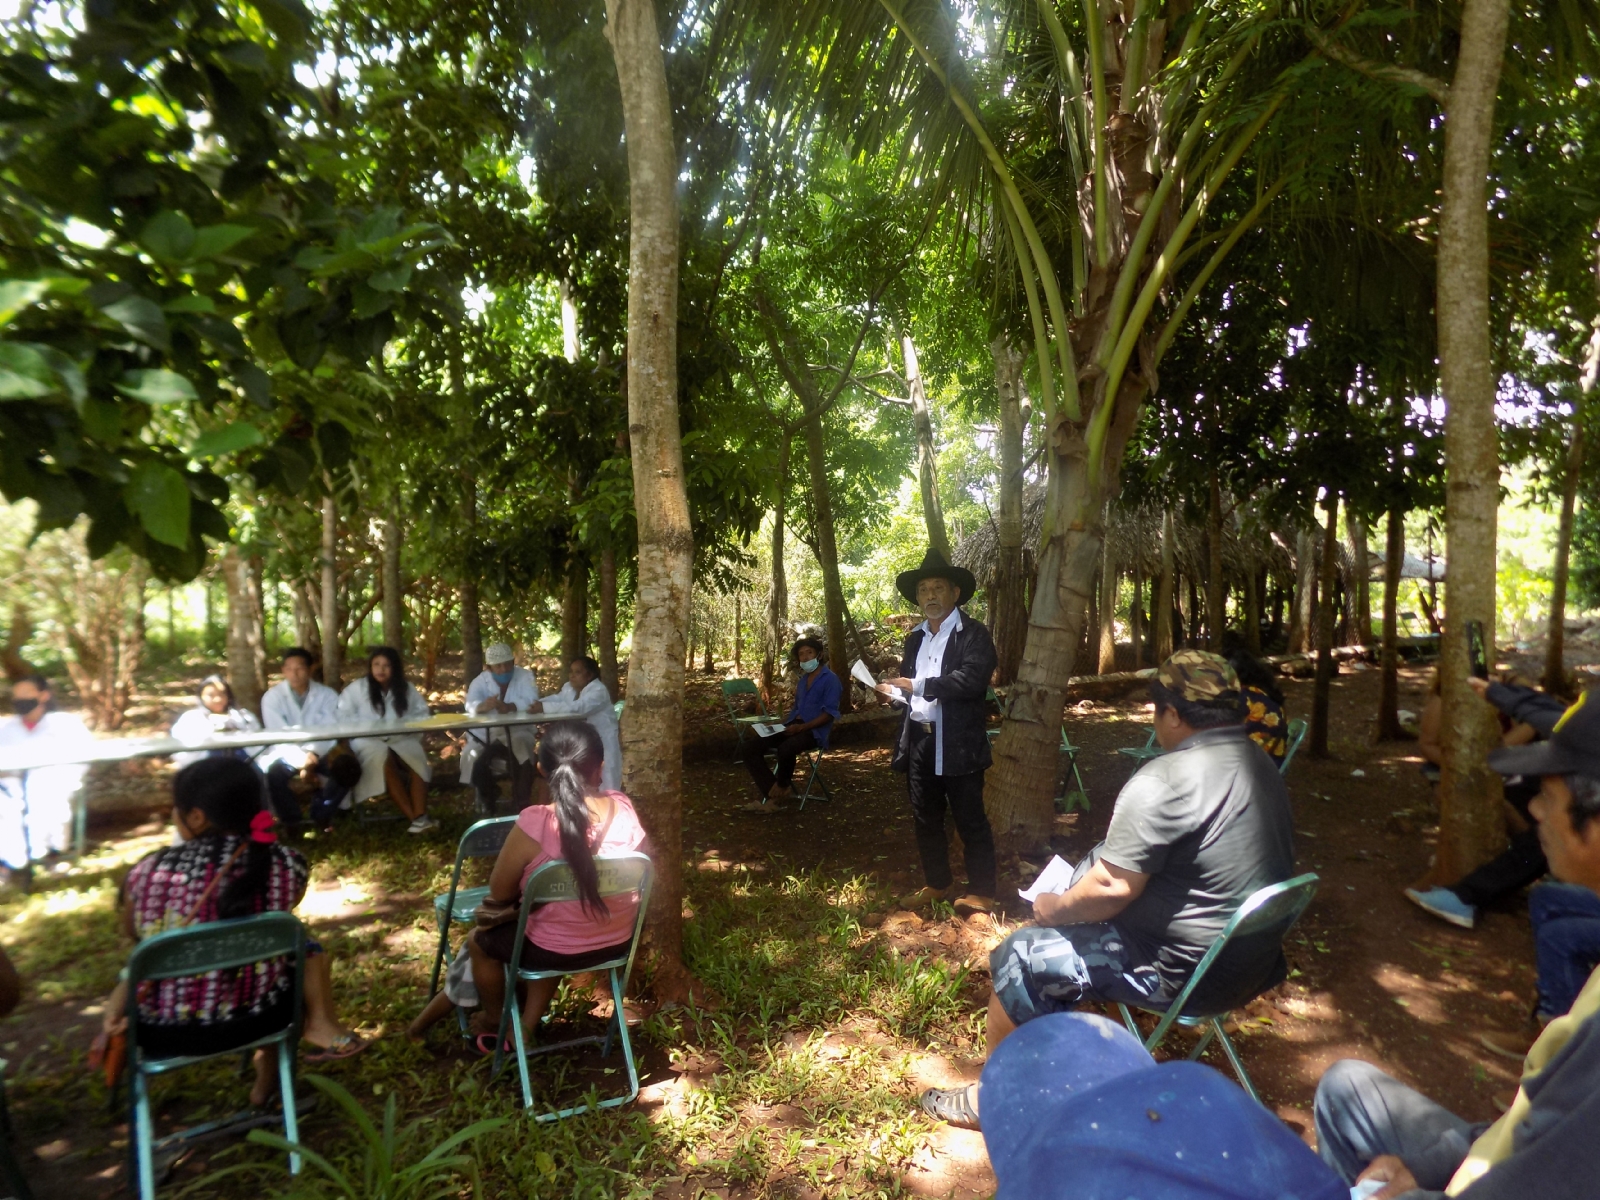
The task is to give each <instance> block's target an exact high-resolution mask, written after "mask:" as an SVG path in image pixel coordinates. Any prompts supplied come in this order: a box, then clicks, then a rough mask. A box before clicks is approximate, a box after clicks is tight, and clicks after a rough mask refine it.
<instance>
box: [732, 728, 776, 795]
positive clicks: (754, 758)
mask: <svg viewBox="0 0 1600 1200" xmlns="http://www.w3.org/2000/svg"><path fill="white" fill-rule="evenodd" d="M783 740H784V735H783V734H781V733H775V734H773V735H772V736H771V737H757V736H756V735H755V734H754V733H753V732H752V733H748V734H746V735H745V739H744V750H743V752H742V753H741V754H740V757H741V758H742V759H743V760H744V769H745V770H746V771H749V772H750V782H751V783H753V784H754V785H755V789H756V796H757V797H758V798H759V799H762V800H765V799H766V798H767V797H768V796H770V795H771V794H772V785H773V783H775V782H776V780H775V778H774V776H773V774H772V769H771V768H770V767H768V766H767V750H768V748H769V747H772V746H776V745H778V743H780V742H782V741H783Z"/></svg>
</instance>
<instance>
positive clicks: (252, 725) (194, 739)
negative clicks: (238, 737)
mask: <svg viewBox="0 0 1600 1200" xmlns="http://www.w3.org/2000/svg"><path fill="white" fill-rule="evenodd" d="M260 728H261V722H260V721H258V720H257V719H256V715H255V713H253V712H251V711H250V710H249V709H248V708H230V709H229V710H228V711H227V712H220V713H214V712H212V711H211V710H210V709H209V708H207V707H206V706H205V705H203V704H201V703H200V702H199V701H198V700H196V701H195V704H194V707H193V708H191V709H190V710H189V711H188V712H186V713H184V714H183V715H182V716H181V717H179V718H178V719H177V720H176V721H174V722H173V723H172V729H171V731H170V732H171V734H172V736H173V737H175V738H177V739H178V741H180V742H184V743H185V744H187V745H191V746H192V745H195V744H197V743H199V742H207V741H210V740H211V739H212V738H214V737H216V736H217V734H219V733H254V732H255V731H256V730H258V729H260ZM240 749H242V750H243V751H244V752H245V754H246V755H248V756H249V757H251V758H254V757H255V756H256V755H257V754H259V753H260V752H261V750H260V747H258V746H242V747H240ZM209 757H211V751H209V750H183V751H180V752H179V753H177V754H174V755H173V756H172V761H173V763H174V764H175V765H176V766H178V767H179V768H182V767H187V766H188V765H189V764H190V763H193V762H199V761H200V760H201V759H202V758H209Z"/></svg>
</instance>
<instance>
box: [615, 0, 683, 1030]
mask: <svg viewBox="0 0 1600 1200" xmlns="http://www.w3.org/2000/svg"><path fill="white" fill-rule="evenodd" d="M606 36H607V37H608V38H609V39H610V41H611V48H612V53H613V55H614V57H615V59H616V64H617V79H618V82H619V84H620V86H621V90H622V115H623V128H624V134H625V137H626V140H627V148H628V195H629V229H628V435H629V443H630V446H631V450H632V457H633V493H634V509H635V517H636V520H637V524H638V531H639V566H638V584H637V588H636V596H637V598H636V600H635V603H634V623H633V629H634V632H633V650H632V653H631V655H630V657H629V660H628V706H627V709H626V710H625V712H624V714H623V718H622V746H623V763H624V774H623V786H624V787H625V789H626V790H627V793H628V795H629V796H631V797H632V798H633V802H634V804H635V805H637V806H638V809H639V813H640V816H641V817H642V818H643V820H644V823H645V826H646V828H647V829H648V830H649V833H650V840H651V841H652V843H653V844H654V849H655V854H654V860H655V865H656V881H655V889H654V891H653V892H652V894H651V898H650V930H649V940H650V951H651V956H652V958H653V959H654V962H655V967H656V970H655V989H656V992H657V998H658V999H662V1000H669V1001H681V1000H683V999H686V998H688V995H689V993H690V990H691V981H690V979H689V975H688V972H687V971H686V970H685V968H684V966H683V950H682V947H683V689H684V669H683V650H684V640H685V636H686V633H687V630H688V624H689V585H690V579H691V575H692V573H693V567H694V535H693V532H692V529H691V527H690V524H689V500H688V495H687V493H686V491H685V487H684V477H683V430H682V425H681V423H680V421H679V417H678V203H677V176H678V167H677V158H676V153H675V149H674V145H673V135H672V102H671V99H670V98H669V96H668V94H667V73H666V63H665V59H664V56H663V54H662V51H661V38H660V35H659V33H658V31H657V26H656V9H655V5H654V3H653V0H606Z"/></svg>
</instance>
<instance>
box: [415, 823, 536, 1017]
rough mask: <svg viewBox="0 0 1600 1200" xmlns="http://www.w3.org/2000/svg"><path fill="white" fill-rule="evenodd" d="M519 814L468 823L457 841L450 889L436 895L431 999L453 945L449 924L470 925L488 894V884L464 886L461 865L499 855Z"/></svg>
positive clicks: (429, 984) (429, 987)
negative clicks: (435, 949)
mask: <svg viewBox="0 0 1600 1200" xmlns="http://www.w3.org/2000/svg"><path fill="white" fill-rule="evenodd" d="M516 823H517V818H516V817H491V818H490V819H489V820H487V821H479V822H477V823H476V824H473V825H469V826H468V827H467V831H466V832H465V833H463V834H462V835H461V840H460V841H459V842H457V843H456V865H455V869H454V870H453V871H452V872H451V873H450V890H449V891H448V892H445V893H443V894H442V895H439V896H435V897H434V898H433V919H434V921H435V922H437V924H438V926H439V949H438V952H437V953H435V954H434V956H433V977H432V978H431V979H430V980H429V981H428V998H429V999H432V998H433V997H434V996H435V995H436V994H437V993H438V991H439V971H440V969H441V968H442V966H443V965H444V956H445V952H446V951H447V950H449V948H450V926H452V925H471V924H472V923H473V917H472V914H473V912H474V910H476V909H477V907H478V905H480V904H482V903H483V901H484V898H485V897H487V896H488V894H489V889H488V887H486V886H485V887H469V888H464V887H462V886H461V867H462V865H463V864H464V863H465V862H466V861H467V859H469V858H498V857H499V856H500V849H501V847H502V846H504V845H505V844H506V838H508V837H510V836H511V829H512V826H514V825H515V824H516Z"/></svg>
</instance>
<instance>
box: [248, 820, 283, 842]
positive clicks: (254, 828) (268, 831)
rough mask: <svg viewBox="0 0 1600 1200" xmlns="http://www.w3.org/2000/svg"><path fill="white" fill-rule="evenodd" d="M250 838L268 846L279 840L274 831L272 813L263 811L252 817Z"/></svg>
mask: <svg viewBox="0 0 1600 1200" xmlns="http://www.w3.org/2000/svg"><path fill="white" fill-rule="evenodd" d="M250 840H251V841H252V842H261V843H263V844H265V845H268V846H270V845H271V844H272V843H274V842H276V841H277V840H278V835H277V834H275V833H273V832H272V814H271V813H269V812H266V811H262V812H258V813H257V814H256V815H255V816H253V817H251V818H250Z"/></svg>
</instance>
